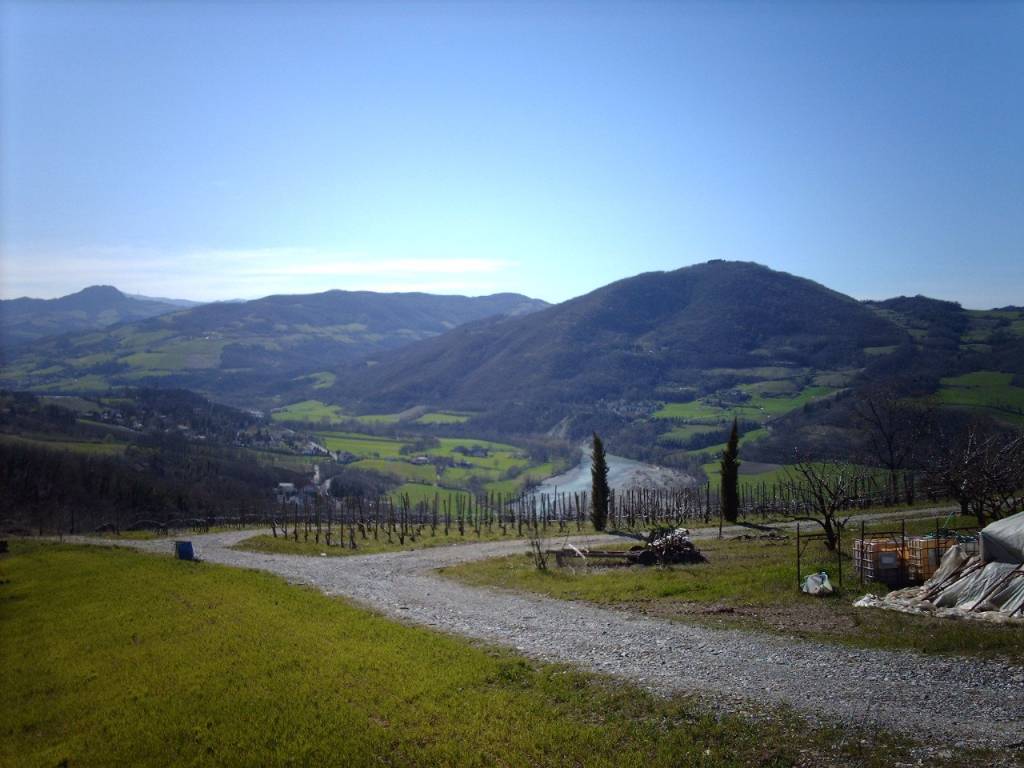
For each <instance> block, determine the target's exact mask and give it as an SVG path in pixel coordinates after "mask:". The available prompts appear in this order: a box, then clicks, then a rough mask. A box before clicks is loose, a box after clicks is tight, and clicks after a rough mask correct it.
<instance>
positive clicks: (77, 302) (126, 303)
mask: <svg viewBox="0 0 1024 768" xmlns="http://www.w3.org/2000/svg"><path fill="white" fill-rule="evenodd" d="M178 309H180V306H178V304H177V303H176V302H174V301H171V300H167V299H149V298H144V297H141V296H126V295H125V294H123V293H121V291H119V290H117V288H114V287H113V286H109V285H94V286H91V287H89V288H85V289H83V290H81V291H79V292H78V293H72V294H70V295H68V296H62V297H60V298H59V299H29V298H20V299H9V300H6V301H0V351H3V350H11V349H13V348H16V347H18V346H22V345H24V344H27V343H29V342H32V341H36V340H37V339H41V338H43V337H46V336H55V335H58V334H62V333H74V332H78V331H91V330H96V329H98V328H106V327H108V326H111V325H115V324H117V323H127V322H132V321H134V320H143V319H145V318H149V317H157V316H158V315H164V314H167V313H168V312H175V311H177V310H178Z"/></svg>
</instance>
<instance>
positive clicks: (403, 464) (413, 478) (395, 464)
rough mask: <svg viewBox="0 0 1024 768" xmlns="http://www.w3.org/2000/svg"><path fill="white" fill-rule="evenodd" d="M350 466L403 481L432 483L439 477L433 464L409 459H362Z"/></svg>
mask: <svg viewBox="0 0 1024 768" xmlns="http://www.w3.org/2000/svg"><path fill="white" fill-rule="evenodd" d="M349 466H350V467H352V468H353V469H364V470H365V469H368V470H372V471H374V472H379V473H380V474H382V475H387V476H388V477H392V478H394V479H396V480H398V481H400V482H403V483H426V484H427V485H431V484H433V482H434V481H435V480H436V479H437V469H436V468H435V467H434V465H433V464H410V463H409V462H408V461H388V460H387V459H361V460H360V461H356V462H353V463H352V464H350V465H349Z"/></svg>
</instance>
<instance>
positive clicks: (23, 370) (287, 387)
mask: <svg viewBox="0 0 1024 768" xmlns="http://www.w3.org/2000/svg"><path fill="white" fill-rule="evenodd" d="M545 306H547V305H546V303H545V302H542V301H539V300H537V299H530V298H527V297H525V296H521V295H518V294H509V293H502V294H495V295H493V296H482V297H477V298H470V297H466V296H434V295H430V294H424V293H390V294H384V293H373V292H370V291H351V292H350V291H327V292H326V293H318V294H309V295H298V296H268V297H266V298H262V299H257V300H255V301H248V302H243V303H215V304H204V305H202V306H199V307H194V308H192V309H186V310H180V311H177V312H174V313H173V314H168V315H163V316H160V317H155V318H150V319H147V320H142V321H138V322H132V323H123V324H120V325H115V326H113V327H110V328H107V329H105V330H103V331H101V332H92V333H88V334H72V335H65V336H61V337H57V338H52V339H45V340H40V341H39V342H37V343H35V344H33V346H32V348H31V349H30V350H25V351H24V352H23V353H22V354H21V355H19V356H16V357H13V358H12V359H11V360H10V362H9V364H8V365H7V366H5V370H4V371H3V374H2V375H0V385H2V386H7V387H12V388H14V387H17V388H32V389H36V390H39V391H48V390H54V391H58V390H59V391H78V392H81V391H96V390H103V389H107V388H109V387H110V386H119V385H132V386H136V385H143V384H155V385H158V386H161V387H183V388H188V389H195V390H198V391H201V392H204V393H206V394H209V395H211V396H214V397H216V398H218V399H221V400H224V401H227V402H235V403H239V404H245V405H252V404H253V403H254V402H257V401H258V402H261V403H265V402H267V399H268V398H270V399H271V402H273V401H276V398H279V397H287V396H291V395H292V394H295V393H302V392H308V391H309V390H312V389H316V388H318V387H319V388H323V387H324V386H326V385H327V384H329V383H330V382H331V381H333V376H332V375H330V374H329V371H330V370H331V369H333V368H334V367H336V366H337V365H338V364H339V363H341V362H343V361H346V360H355V359H358V358H362V357H365V356H367V355H374V354H381V353H383V352H385V351H387V350H391V349H395V348H397V347H400V346H402V345H405V344H409V343H411V342H414V341H418V340H423V339H426V338H429V337H431V336H436V335H438V334H441V333H443V332H445V331H447V330H450V329H452V328H455V327H456V326H458V325H460V324H462V323H466V322H472V321H476V320H480V319H482V318H485V317H489V316H493V315H512V316H518V315H523V314H527V313H530V312H533V311H535V310H537V309H540V308H542V307H545Z"/></svg>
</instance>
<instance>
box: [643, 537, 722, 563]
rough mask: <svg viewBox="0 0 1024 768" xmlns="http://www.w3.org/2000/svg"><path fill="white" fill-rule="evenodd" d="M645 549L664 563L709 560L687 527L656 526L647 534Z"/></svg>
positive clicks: (657, 560) (703, 561)
mask: <svg viewBox="0 0 1024 768" xmlns="http://www.w3.org/2000/svg"><path fill="white" fill-rule="evenodd" d="M645 550H646V551H645V554H646V553H647V552H649V553H651V554H652V555H653V556H654V561H655V562H657V563H661V564H663V565H667V564H670V563H706V562H707V558H706V557H704V555H703V554H702V553H701V551H700V550H699V549H697V547H696V546H695V545H694V543H693V541H692V540H691V539H690V531H689V529H687V528H654V529H653V530H651V532H650V533H649V534H648V536H647V546H646V547H645Z"/></svg>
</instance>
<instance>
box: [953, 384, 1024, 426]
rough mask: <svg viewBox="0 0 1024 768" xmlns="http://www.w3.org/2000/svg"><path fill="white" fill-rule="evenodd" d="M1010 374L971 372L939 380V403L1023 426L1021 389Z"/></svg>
mask: <svg viewBox="0 0 1024 768" xmlns="http://www.w3.org/2000/svg"><path fill="white" fill-rule="evenodd" d="M1012 380H1013V374H1011V373H999V372H997V371H975V372H973V373H967V374H964V375H963V376H954V377H950V378H945V379H942V388H941V389H940V390H939V393H938V397H939V402H940V403H942V404H943V405H947V406H954V407H961V408H978V409H984V410H987V411H989V412H991V413H992V415H993V416H995V417H996V418H1000V419H1003V420H1007V421H1012V422H1015V423H1019V424H1024V387H1015V386H1014V385H1013V384H1012V383H1011V382H1012Z"/></svg>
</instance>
